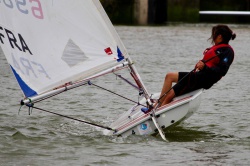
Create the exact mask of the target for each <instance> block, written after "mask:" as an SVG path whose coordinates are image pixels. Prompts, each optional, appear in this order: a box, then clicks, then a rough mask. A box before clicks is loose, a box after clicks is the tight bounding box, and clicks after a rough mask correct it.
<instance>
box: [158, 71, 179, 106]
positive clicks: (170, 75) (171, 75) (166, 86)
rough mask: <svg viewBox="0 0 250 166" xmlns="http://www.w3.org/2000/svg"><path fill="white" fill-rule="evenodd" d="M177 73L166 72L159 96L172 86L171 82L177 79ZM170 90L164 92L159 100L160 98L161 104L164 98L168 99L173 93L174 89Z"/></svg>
mask: <svg viewBox="0 0 250 166" xmlns="http://www.w3.org/2000/svg"><path fill="white" fill-rule="evenodd" d="M178 75H179V73H178V72H172V73H167V75H166V77H165V80H164V84H163V87H162V90H161V95H160V97H161V96H162V95H164V94H165V93H167V92H168V91H169V89H171V88H172V83H176V82H177V81H178ZM171 91H172V92H171ZM170 92H171V94H170V96H168V94H169V93H170ZM170 92H169V93H168V94H166V95H165V96H164V97H162V98H161V100H160V102H161V105H163V103H165V100H166V101H168V100H169V97H172V96H173V95H174V90H170ZM173 97H174V96H173ZM171 100H172V99H171ZM171 100H170V101H171Z"/></svg>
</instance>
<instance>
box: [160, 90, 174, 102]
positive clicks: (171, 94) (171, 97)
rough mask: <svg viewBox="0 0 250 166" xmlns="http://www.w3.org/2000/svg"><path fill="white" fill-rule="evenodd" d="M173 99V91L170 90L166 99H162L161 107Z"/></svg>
mask: <svg viewBox="0 0 250 166" xmlns="http://www.w3.org/2000/svg"><path fill="white" fill-rule="evenodd" d="M174 97H175V93H174V90H173V89H171V90H170V91H169V92H168V94H167V95H166V97H165V98H164V101H163V102H162V103H161V106H163V105H165V104H168V103H170V102H171V101H172V99H173V98H174Z"/></svg>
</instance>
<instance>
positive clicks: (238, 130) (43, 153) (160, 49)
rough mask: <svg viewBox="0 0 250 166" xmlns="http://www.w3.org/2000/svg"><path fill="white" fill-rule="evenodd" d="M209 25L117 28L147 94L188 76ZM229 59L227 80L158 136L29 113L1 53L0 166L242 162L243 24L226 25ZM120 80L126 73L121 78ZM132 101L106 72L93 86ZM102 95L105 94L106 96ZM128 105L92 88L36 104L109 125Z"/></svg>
mask: <svg viewBox="0 0 250 166" xmlns="http://www.w3.org/2000/svg"><path fill="white" fill-rule="evenodd" d="M211 26H212V25H179V26H166V27H130V26H118V27H116V29H117V31H118V33H119V35H120V36H121V39H122V40H123V42H124V44H125V46H126V47H127V49H128V52H129V53H130V55H131V57H132V59H133V60H134V61H135V62H136V66H137V69H138V71H139V73H140V74H141V77H142V79H143V81H144V83H145V84H146V86H147V87H148V90H149V91H150V92H158V91H160V90H161V86H162V83H163V79H164V76H165V74H166V73H167V72H168V71H190V70H192V68H193V67H194V64H195V63H196V62H197V60H199V59H201V57H202V52H203V50H204V49H205V48H207V47H209V46H210V43H209V41H207V39H208V38H209V36H210V31H211ZM231 27H232V29H233V30H234V31H235V32H236V34H237V38H236V40H235V41H231V45H232V46H233V48H234V49H235V54H236V56H235V60H234V62H233V64H232V66H231V68H230V70H229V72H228V74H227V75H226V77H224V78H223V79H222V80H221V81H220V82H219V83H217V84H216V85H215V86H213V87H212V88H211V89H210V90H208V91H205V92H204V94H203V99H202V102H201V105H200V108H199V110H198V111H197V112H196V113H195V114H194V115H193V116H191V117H190V118H189V119H188V120H186V121H185V122H183V123H182V124H180V125H179V126H177V127H174V128H172V129H170V130H168V131H167V133H166V136H167V139H168V140H169V142H163V141H162V140H161V138H160V137H153V136H131V137H128V138H117V137H109V136H104V135H103V134H102V130H101V129H99V128H95V127H90V126H88V125H85V124H82V123H80V122H75V121H73V120H69V119H65V118H61V117H58V116H56V115H51V114H48V113H44V112H40V111H38V110H33V111H32V114H31V115H28V110H27V108H22V109H21V112H20V114H19V115H18V109H19V105H18V102H19V100H20V99H21V97H22V94H21V92H20V91H19V88H18V86H17V83H16V81H15V79H14V77H13V75H12V73H11V71H10V68H9V66H8V64H7V62H6V59H5V58H4V55H3V53H2V51H0V74H1V79H0V81H1V93H0V98H1V101H0V105H1V107H0V126H1V127H0V149H1V151H0V165H1V166H14V165H15V166H16V165H17V166H19V165H20V166H25V165H32V166H40V165H48V166H49V165H61V166H68V165H123V166H126V165H185V166H186V165H249V163H250V159H249V156H250V127H249V126H250V121H249V119H250V114H249V106H250V104H249V101H250V88H249V84H250V76H249V73H250V69H249V64H250V60H249V43H250V33H249V32H250V30H249V26H247V25H245V26H239V25H231ZM125 76H126V75H125ZM95 83H96V84H98V85H101V86H104V87H107V88H108V89H111V90H115V91H116V92H117V93H120V94H123V95H124V96H127V97H128V96H131V98H133V99H134V100H136V98H137V94H136V93H133V91H132V89H131V88H130V87H129V86H127V85H126V86H125V90H121V89H120V87H118V85H121V84H123V83H122V81H120V80H117V79H116V78H115V77H114V76H113V75H110V76H108V77H105V78H101V79H99V80H96V81H95ZM107 95H108V97H107ZM131 105H132V104H131V103H130V102H129V101H125V100H124V99H121V98H119V97H117V96H113V95H110V94H109V93H108V92H105V91H102V90H99V89H97V88H95V87H93V86H86V87H81V88H79V89H77V90H72V91H70V92H68V93H67V94H62V95H61V96H58V97H55V98H52V99H51V100H50V101H45V102H42V103H39V104H37V105H36V106H37V107H41V108H44V109H48V110H50V111H54V112H57V113H62V114H65V115H68V116H73V117H75V118H79V119H84V120H88V121H92V122H96V123H99V124H104V125H109V124H110V123H111V122H112V121H113V120H114V119H115V118H116V117H117V116H118V115H119V114H121V113H122V112H123V111H125V110H126V109H128V108H129V107H130V106H131Z"/></svg>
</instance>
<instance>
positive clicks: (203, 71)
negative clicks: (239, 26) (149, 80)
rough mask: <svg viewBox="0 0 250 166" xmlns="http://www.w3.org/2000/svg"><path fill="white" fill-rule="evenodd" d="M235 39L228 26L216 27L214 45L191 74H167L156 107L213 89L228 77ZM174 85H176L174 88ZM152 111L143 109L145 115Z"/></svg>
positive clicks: (213, 37) (213, 38)
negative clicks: (188, 94)
mask: <svg viewBox="0 0 250 166" xmlns="http://www.w3.org/2000/svg"><path fill="white" fill-rule="evenodd" d="M235 38H236V34H235V33H233V31H232V30H231V29H230V28H229V27H228V26H227V25H217V26H214V27H213V28H212V34H211V37H210V38H209V39H210V40H211V41H212V42H211V43H212V44H214V45H213V46H212V47H210V48H207V49H206V50H205V51H204V53H203V55H204V56H203V59H202V60H200V61H198V63H197V64H196V65H195V68H194V70H192V71H191V72H170V73H167V75H166V77H165V81H164V84H163V88H162V91H161V95H160V98H159V100H158V102H157V103H156V104H154V107H155V106H156V105H157V107H160V106H163V105H165V104H168V103H170V102H171V101H172V99H173V98H174V97H176V96H180V95H182V94H185V93H188V92H191V91H194V90H197V89H200V88H203V89H209V88H211V87H212V86H213V85H214V84H215V83H216V82H218V81H219V80H220V79H221V78H222V77H223V76H225V75H226V73H227V71H228V69H229V67H230V65H231V64H232V62H233V60H234V50H233V48H232V47H231V46H230V45H229V41H230V40H234V39H235ZM172 83H176V84H175V85H174V86H173V87H172ZM171 87H172V88H171ZM150 110H151V109H148V108H145V107H144V108H142V111H143V112H144V113H148V112H149V111H150Z"/></svg>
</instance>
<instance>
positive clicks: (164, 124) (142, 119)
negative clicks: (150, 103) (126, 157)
mask: <svg viewBox="0 0 250 166" xmlns="http://www.w3.org/2000/svg"><path fill="white" fill-rule="evenodd" d="M202 91H203V90H202V89H199V90H196V91H193V92H190V93H188V94H185V95H182V96H179V97H177V98H174V100H173V101H172V102H171V103H169V104H167V105H164V106H162V107H160V108H158V109H157V110H156V111H155V115H156V117H157V118H156V119H157V121H158V123H159V126H160V127H161V128H163V129H164V130H165V129H167V128H169V127H170V126H173V125H176V124H178V123H180V122H181V121H183V120H185V119H187V118H188V117H190V116H191V115H192V114H193V113H194V112H195V111H196V110H197V109H198V107H199V105H200V100H201V94H202ZM159 95H160V94H159V93H158V94H154V95H153V96H152V98H158V97H159ZM145 102H146V101H145V99H143V100H141V101H140V103H141V104H145ZM141 108H142V106H138V105H135V106H134V107H132V108H131V109H130V110H128V111H127V112H125V113H123V114H122V115H121V116H120V117H119V118H118V119H117V120H116V121H114V122H113V123H112V124H111V126H110V127H111V128H113V129H116V130H117V131H116V132H113V131H108V130H105V131H104V134H105V135H118V136H123V137H127V136H129V135H132V134H134V135H153V134H157V133H158V130H157V129H156V127H155V125H154V123H153V121H152V118H151V115H150V113H148V114H144V113H143V112H141Z"/></svg>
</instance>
